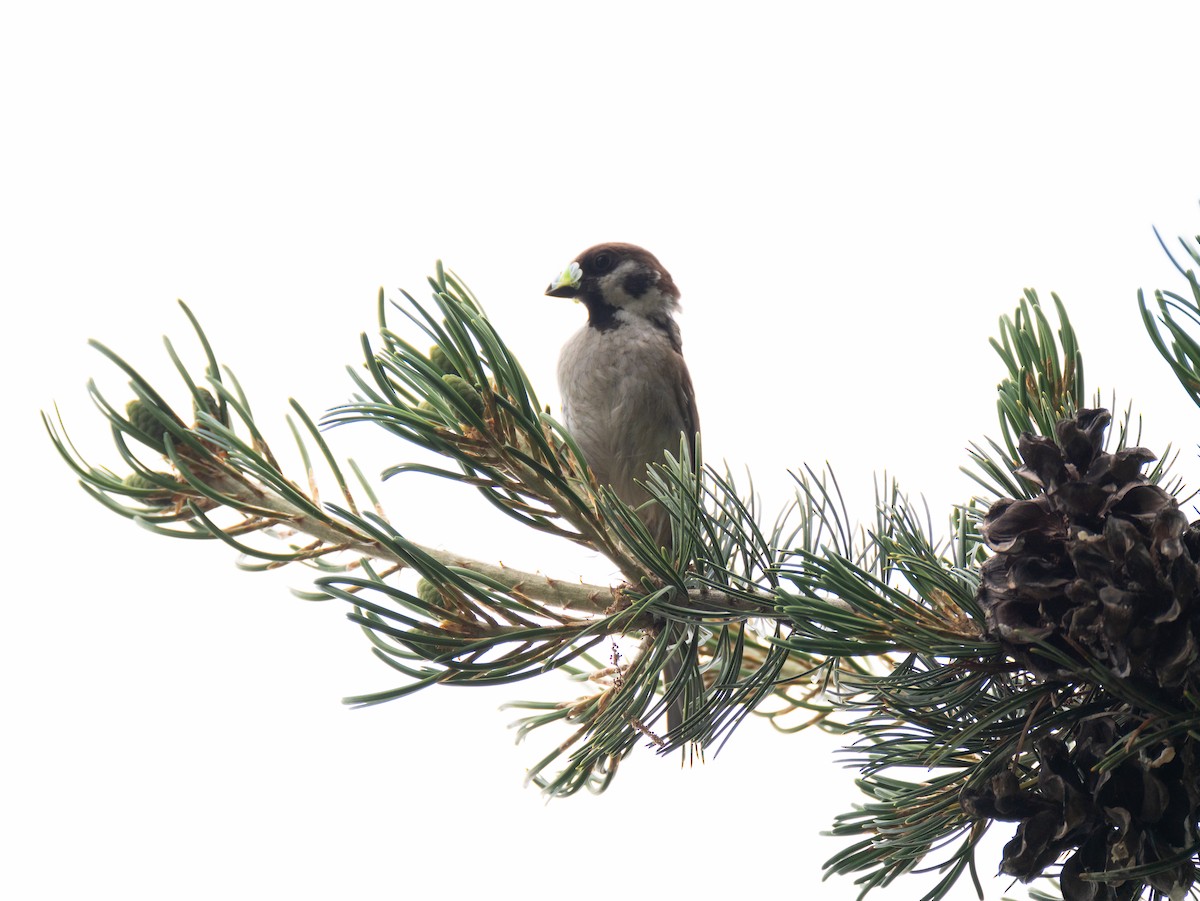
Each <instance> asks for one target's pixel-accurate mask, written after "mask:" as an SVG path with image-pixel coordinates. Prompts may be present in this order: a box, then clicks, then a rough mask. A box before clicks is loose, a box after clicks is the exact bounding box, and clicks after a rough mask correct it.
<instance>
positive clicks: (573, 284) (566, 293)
mask: <svg viewBox="0 0 1200 901" xmlns="http://www.w3.org/2000/svg"><path fill="white" fill-rule="evenodd" d="M581 281H583V270H582V269H580V268H579V264H578V263H572V264H571V265H570V266H568V267H567V268H566V269H564V270H563V271H562V272H560V273H559V274H558V277H557V278H556V279H554V281H552V282H551V283H550V287H548V288H547V289H546V293H547V294H548V295H549V296H550V297H578V296H579V283H580V282H581Z"/></svg>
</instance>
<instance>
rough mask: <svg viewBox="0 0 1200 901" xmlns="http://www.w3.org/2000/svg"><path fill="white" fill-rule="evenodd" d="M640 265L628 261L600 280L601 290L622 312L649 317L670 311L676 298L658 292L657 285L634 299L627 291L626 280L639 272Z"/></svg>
mask: <svg viewBox="0 0 1200 901" xmlns="http://www.w3.org/2000/svg"><path fill="white" fill-rule="evenodd" d="M638 268H639V267H638V264H637V263H635V262H633V261H632V260H626V261H625V262H624V263H622V264H621V265H620V266H618V267H617V268H616V269H614V270H613V271H612V272H610V273H609V274H608V275H606V276H604V277H603V278H602V279H600V290H601V291H602V292H603V293H604V296H605V297H606V298H608V300H609V302H610V303H611V304H612V305H613V306H614V307H618V308H619V309H622V310H628V311H629V312H631V313H640V314H642V315H643V316H647V315H649V314H651V313H656V312H660V311H662V310H663V309H669V308H670V307H671V306H672V305H673V301H674V298H668V297H667V296H666V295H664V294H663V293H662V292H661V291H659V290H658V286H657V285H651V286H650V287H649V288H648V289H647V290H646V291H645V292H644V293H643V294H642V296H641V297H633V296H632V295H630V294H628V293H627V292H626V291H625V279H626V278H628V277H629V276H631V275H633V274H634V273H636V272H637V271H638Z"/></svg>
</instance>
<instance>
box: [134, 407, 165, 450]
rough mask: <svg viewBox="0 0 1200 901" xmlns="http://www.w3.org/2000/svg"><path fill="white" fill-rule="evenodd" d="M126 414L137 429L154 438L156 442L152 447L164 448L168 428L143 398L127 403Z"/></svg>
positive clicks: (156, 448)
mask: <svg viewBox="0 0 1200 901" xmlns="http://www.w3.org/2000/svg"><path fill="white" fill-rule="evenodd" d="M125 416H126V418H127V419H128V420H129V422H130V424H131V425H132V426H133V427H134V428H135V429H137V430H138V431H140V432H142V433H144V434H145V435H147V436H149V437H150V438H151V439H153V441H154V442H155V443H154V444H151V445H150V446H151V447H153V448H154V449H155V450H159V451H161V450H162V439H163V435H165V434H166V432H167V430H166V428H165V427H164V426H163V424H162V422H160V421H159V419H158V418H157V417H155V415H154V414H153V413H151V412H150V408H149V407H147V406H146V404H145V402H144V401H142V399H141V398H134V399H133V400H131V401H130V402H129V403H127V404H126V405H125Z"/></svg>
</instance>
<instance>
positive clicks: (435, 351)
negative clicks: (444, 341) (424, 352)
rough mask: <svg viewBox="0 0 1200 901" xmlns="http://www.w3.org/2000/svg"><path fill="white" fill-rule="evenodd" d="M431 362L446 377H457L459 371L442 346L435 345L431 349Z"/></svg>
mask: <svg viewBox="0 0 1200 901" xmlns="http://www.w3.org/2000/svg"><path fill="white" fill-rule="evenodd" d="M429 362H430V363H432V364H433V365H434V366H436V367H437V368H438V369H440V370H441V371H442V372H443V373H444V374H445V375H457V373H458V370H457V369H455V368H454V363H453V362H451V360H450V357H448V356H447V355H446V352H445V351H444V350H442V347H441V345H440V344H435V345H433V347H431V348H429Z"/></svg>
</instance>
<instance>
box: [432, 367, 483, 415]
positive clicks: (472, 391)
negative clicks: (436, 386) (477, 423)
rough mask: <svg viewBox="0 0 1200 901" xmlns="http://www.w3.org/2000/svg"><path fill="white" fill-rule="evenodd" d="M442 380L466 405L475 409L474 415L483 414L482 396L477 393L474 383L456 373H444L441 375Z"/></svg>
mask: <svg viewBox="0 0 1200 901" xmlns="http://www.w3.org/2000/svg"><path fill="white" fill-rule="evenodd" d="M442 381H443V382H445V383H446V384H447V385H449V386H450V387H451V388H452V389H453V390H454V393H455V394H457V395H458V396H459V397H461V398H462V399H463V400H465V401H466V402H467V405H468V406H469V407H470V408H471V409H472V410H474V411H475V413H476V415H478V416H482V415H483V398H482V397H481V396H480V395H479V391H478V390H477V389H476V388H475V386H474V385H472V384H471V383H470V382H468V381H467V380H466V379H464V378H463V377H462V376H458V375H444V376H442Z"/></svg>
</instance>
